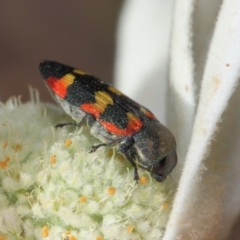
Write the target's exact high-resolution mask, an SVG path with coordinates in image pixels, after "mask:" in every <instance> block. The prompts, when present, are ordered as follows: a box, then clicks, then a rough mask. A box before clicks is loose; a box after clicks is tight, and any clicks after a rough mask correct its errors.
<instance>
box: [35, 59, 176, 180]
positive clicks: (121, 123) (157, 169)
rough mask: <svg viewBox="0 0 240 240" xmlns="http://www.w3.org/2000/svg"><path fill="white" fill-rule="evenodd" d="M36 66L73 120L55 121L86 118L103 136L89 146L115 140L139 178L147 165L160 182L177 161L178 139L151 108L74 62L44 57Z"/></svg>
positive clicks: (79, 121)
mask: <svg viewBox="0 0 240 240" xmlns="http://www.w3.org/2000/svg"><path fill="white" fill-rule="evenodd" d="M39 70H40V73H41V75H42V77H43V78H44V80H45V83H46V85H47V87H48V89H49V90H50V92H51V93H52V94H53V96H54V98H55V99H56V100H57V102H58V103H59V104H60V105H61V106H62V108H63V109H64V110H65V112H66V113H67V114H69V115H70V116H71V117H72V118H73V119H74V120H75V122H74V123H61V124H58V125H56V127H63V126H66V125H76V126H80V125H81V124H83V123H84V122H85V123H86V124H87V126H89V128H90V132H91V134H92V135H94V136H95V137H96V138H98V139H99V140H100V141H101V144H98V145H94V146H92V149H91V150H90V152H94V151H96V150H97V149H98V148H99V147H103V146H115V147H116V149H117V151H118V152H119V153H121V154H122V155H123V156H124V157H125V158H126V159H127V160H128V161H129V162H130V163H131V164H132V166H133V168H134V180H136V181H138V180H139V174H138V167H141V168H143V169H145V170H146V171H149V172H150V174H151V176H152V177H153V178H155V179H156V180H157V181H158V182H162V181H163V180H165V179H166V177H167V176H168V174H169V173H170V172H171V171H172V170H173V168H174V167H175V166H176V163H177V154H176V141H175V138H174V136H173V134H172V133H171V132H170V131H169V130H168V129H167V128H166V127H165V126H164V125H162V124H161V123H160V122H159V121H158V120H157V119H156V117H155V116H154V115H153V113H152V112H151V111H150V110H148V109H147V108H145V107H143V106H141V105H140V104H138V103H137V102H135V101H134V100H132V99H130V98H129V97H127V96H126V95H124V94H123V93H121V92H120V91H118V90H117V89H116V88H114V87H113V86H111V85H109V84H107V83H105V82H103V81H102V80H100V79H98V78H96V77H94V76H91V75H88V74H86V73H85V72H83V71H80V70H78V69H75V68H73V67H70V66H67V65H64V64H61V63H58V62H54V61H43V62H42V63H40V66H39Z"/></svg>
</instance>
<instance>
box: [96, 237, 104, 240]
mask: <svg viewBox="0 0 240 240" xmlns="http://www.w3.org/2000/svg"><path fill="white" fill-rule="evenodd" d="M95 240H103V238H102V237H99V236H97V237H96V238H95Z"/></svg>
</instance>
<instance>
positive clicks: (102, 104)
mask: <svg viewBox="0 0 240 240" xmlns="http://www.w3.org/2000/svg"><path fill="white" fill-rule="evenodd" d="M94 96H95V100H96V103H94V106H95V107H96V108H97V109H98V111H99V112H101V113H102V112H104V111H105V109H106V107H107V105H108V104H110V105H111V104H113V99H112V97H111V96H110V95H109V94H108V93H106V92H103V91H98V92H95V94H94Z"/></svg>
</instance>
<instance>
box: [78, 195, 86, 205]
mask: <svg viewBox="0 0 240 240" xmlns="http://www.w3.org/2000/svg"><path fill="white" fill-rule="evenodd" d="M79 201H80V202H81V203H85V202H86V201H87V198H86V197H85V196H81V197H80V198H79Z"/></svg>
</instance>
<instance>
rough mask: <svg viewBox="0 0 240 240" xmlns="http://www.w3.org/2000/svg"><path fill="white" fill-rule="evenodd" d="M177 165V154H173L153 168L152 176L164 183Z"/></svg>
mask: <svg viewBox="0 0 240 240" xmlns="http://www.w3.org/2000/svg"><path fill="white" fill-rule="evenodd" d="M176 164H177V154H176V152H172V153H170V154H169V155H167V156H166V157H165V158H163V159H161V160H160V161H159V162H158V163H157V164H156V165H154V166H153V169H152V172H151V175H152V177H154V178H155V179H156V180H157V181H158V182H162V181H163V180H164V179H165V178H166V177H167V175H168V174H169V173H170V172H171V171H172V170H173V168H174V167H175V166H176Z"/></svg>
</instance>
